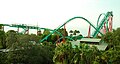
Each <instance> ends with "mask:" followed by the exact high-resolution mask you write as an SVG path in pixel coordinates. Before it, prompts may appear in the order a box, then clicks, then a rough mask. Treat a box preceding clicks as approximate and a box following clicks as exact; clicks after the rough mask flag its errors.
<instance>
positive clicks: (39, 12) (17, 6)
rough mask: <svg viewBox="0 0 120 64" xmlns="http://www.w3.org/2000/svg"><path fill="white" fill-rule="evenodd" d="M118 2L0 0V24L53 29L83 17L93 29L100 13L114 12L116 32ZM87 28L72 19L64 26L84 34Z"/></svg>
mask: <svg viewBox="0 0 120 64" xmlns="http://www.w3.org/2000/svg"><path fill="white" fill-rule="evenodd" d="M119 3H120V0H0V23H3V24H27V25H38V26H39V27H45V28H51V29H55V28H57V27H58V26H59V25H61V24H63V23H64V22H66V21H67V20H69V19H70V18H73V17H76V16H82V17H84V18H86V19H88V20H89V21H90V22H91V23H92V24H93V25H95V26H96V23H97V18H98V16H99V15H100V14H101V13H107V12H108V11H113V28H114V29H116V28H117V27H120V4H119ZM88 26H89V24H88V23H87V22H85V21H84V20H82V19H75V20H73V21H71V22H69V23H68V24H66V29H67V30H68V31H69V30H80V32H81V33H83V34H87V32H88ZM92 31H94V29H92Z"/></svg>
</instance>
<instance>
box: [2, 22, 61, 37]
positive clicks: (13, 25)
mask: <svg viewBox="0 0 120 64" xmlns="http://www.w3.org/2000/svg"><path fill="white" fill-rule="evenodd" d="M0 25H1V26H9V27H15V28H22V29H24V30H26V29H27V28H28V27H29V29H37V30H45V29H46V30H50V31H54V30H52V29H49V28H40V27H35V26H27V25H24V24H22V25H15V24H11V25H10V24H0ZM55 32H56V33H58V34H59V35H60V36H62V37H63V35H62V34H61V33H60V32H59V31H55Z"/></svg>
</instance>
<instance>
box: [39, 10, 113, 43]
mask: <svg viewBox="0 0 120 64" xmlns="http://www.w3.org/2000/svg"><path fill="white" fill-rule="evenodd" d="M101 15H102V14H101ZM101 15H100V16H99V17H98V21H97V27H95V26H94V25H93V24H92V23H91V22H89V21H88V20H87V19H86V18H84V17H73V18H71V19H69V20H68V21H66V22H65V23H63V24H62V25H61V26H59V27H58V28H56V29H55V30H54V31H53V32H51V33H50V34H49V35H47V36H46V37H45V38H43V39H42V40H40V42H43V41H44V40H45V39H47V38H48V37H49V36H50V35H52V34H53V33H54V32H55V31H57V30H59V29H60V28H61V27H63V26H64V25H65V24H67V23H68V22H70V21H72V20H74V19H77V18H79V19H83V20H85V21H86V22H87V23H88V24H90V25H91V26H92V27H93V28H94V29H95V31H94V33H93V37H96V36H97V34H98V33H100V34H101V35H103V34H102V33H101V32H100V29H101V28H102V26H103V25H104V23H105V22H107V25H108V21H107V20H108V17H109V16H113V15H112V12H107V13H106V14H105V16H104V18H103V19H102V21H101V23H100V24H99V25H98V22H99V19H100V17H101Z"/></svg>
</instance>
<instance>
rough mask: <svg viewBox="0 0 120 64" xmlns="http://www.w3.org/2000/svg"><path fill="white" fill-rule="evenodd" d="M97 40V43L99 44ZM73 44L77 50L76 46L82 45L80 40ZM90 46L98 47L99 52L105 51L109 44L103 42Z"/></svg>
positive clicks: (72, 42)
mask: <svg viewBox="0 0 120 64" xmlns="http://www.w3.org/2000/svg"><path fill="white" fill-rule="evenodd" d="M98 41H99V40H98ZM98 41H97V40H96V42H98ZM71 44H72V47H73V48H75V45H79V44H80V40H77V41H71ZM88 45H89V46H96V47H97V48H98V49H99V50H105V49H106V48H107V46H108V44H107V43H104V42H101V43H100V44H98V45H95V44H88Z"/></svg>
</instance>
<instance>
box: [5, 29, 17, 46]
mask: <svg viewBox="0 0 120 64" xmlns="http://www.w3.org/2000/svg"><path fill="white" fill-rule="evenodd" d="M16 42H17V33H16V32H15V31H14V30H9V31H8V32H7V33H6V46H7V47H8V48H10V47H11V46H12V45H13V44H14V43H16Z"/></svg>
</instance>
